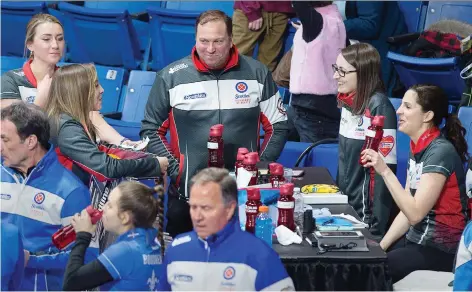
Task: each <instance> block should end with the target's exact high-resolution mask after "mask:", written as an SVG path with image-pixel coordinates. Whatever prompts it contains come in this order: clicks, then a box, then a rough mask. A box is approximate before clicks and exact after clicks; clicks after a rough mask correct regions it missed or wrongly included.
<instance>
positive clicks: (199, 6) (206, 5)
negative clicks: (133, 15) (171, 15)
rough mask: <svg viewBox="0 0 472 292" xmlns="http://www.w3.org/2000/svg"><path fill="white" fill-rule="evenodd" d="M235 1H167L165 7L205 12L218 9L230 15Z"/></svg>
mask: <svg viewBox="0 0 472 292" xmlns="http://www.w3.org/2000/svg"><path fill="white" fill-rule="evenodd" d="M233 5H234V1H166V2H165V4H164V5H163V7H165V8H167V9H176V10H192V11H199V12H203V11H205V10H210V9H218V10H221V11H223V12H224V13H226V14H227V15H228V16H229V17H232V15H233Z"/></svg>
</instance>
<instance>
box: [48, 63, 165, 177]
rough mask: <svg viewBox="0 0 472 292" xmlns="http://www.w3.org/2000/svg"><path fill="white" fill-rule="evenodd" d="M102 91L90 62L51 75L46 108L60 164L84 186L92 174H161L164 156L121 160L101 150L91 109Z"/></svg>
mask: <svg viewBox="0 0 472 292" xmlns="http://www.w3.org/2000/svg"><path fill="white" fill-rule="evenodd" d="M102 94H103V88H102V87H101V85H100V83H99V82H98V78H97V72H96V70H95V67H94V66H93V64H72V65H66V66H63V67H61V68H59V69H57V71H56V73H55V74H54V78H53V80H52V82H51V88H50V90H49V96H48V98H47V103H46V106H45V110H46V113H47V115H48V116H49V118H50V119H51V142H52V143H53V144H54V145H56V146H57V148H58V149H57V152H58V155H59V160H60V161H61V163H62V164H63V165H65V166H66V167H67V168H68V169H70V170H72V172H74V173H75V174H76V175H77V176H78V177H79V178H80V179H81V180H82V181H83V182H84V183H85V184H87V185H88V183H89V180H90V175H91V174H93V175H95V176H101V177H103V178H104V179H114V178H122V177H157V176H161V175H164V174H165V173H166V171H167V166H168V161H167V158H163V157H154V156H151V155H147V156H143V157H142V158H139V159H122V160H121V159H117V158H114V157H111V156H110V155H107V154H106V153H104V152H102V151H100V149H99V148H98V145H97V143H96V137H97V129H96V126H95V125H94V124H93V122H92V120H91V119H90V112H92V111H99V110H100V109H101V106H102Z"/></svg>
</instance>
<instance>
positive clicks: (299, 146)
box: [277, 141, 311, 167]
mask: <svg viewBox="0 0 472 292" xmlns="http://www.w3.org/2000/svg"><path fill="white" fill-rule="evenodd" d="M310 145H311V143H305V142H292V141H287V143H285V146H284V149H283V150H282V153H281V154H280V157H279V159H277V162H278V163H280V164H282V165H283V166H285V167H294V166H295V162H296V161H297V159H298V157H300V155H301V154H302V153H303V151H305V149H307V148H308V147H310ZM299 166H305V159H304V160H302V162H301V163H300V164H299Z"/></svg>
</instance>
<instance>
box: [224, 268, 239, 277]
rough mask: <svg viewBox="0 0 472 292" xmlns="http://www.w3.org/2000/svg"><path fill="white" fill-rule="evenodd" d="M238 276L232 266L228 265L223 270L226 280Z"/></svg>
mask: <svg viewBox="0 0 472 292" xmlns="http://www.w3.org/2000/svg"><path fill="white" fill-rule="evenodd" d="M234 276H236V270H235V269H234V268H233V267H232V266H228V267H227V268H226V269H225V271H224V272H223V277H224V278H225V279H226V280H231V279H233V278H234Z"/></svg>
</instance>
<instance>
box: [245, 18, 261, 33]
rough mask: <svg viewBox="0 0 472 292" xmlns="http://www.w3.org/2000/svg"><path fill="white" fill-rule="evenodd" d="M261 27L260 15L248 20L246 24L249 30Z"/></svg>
mask: <svg viewBox="0 0 472 292" xmlns="http://www.w3.org/2000/svg"><path fill="white" fill-rule="evenodd" d="M261 27H262V17H261V18H259V19H256V20H254V21H251V22H249V25H248V28H249V30H254V31H256V30H259V29H261Z"/></svg>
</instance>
